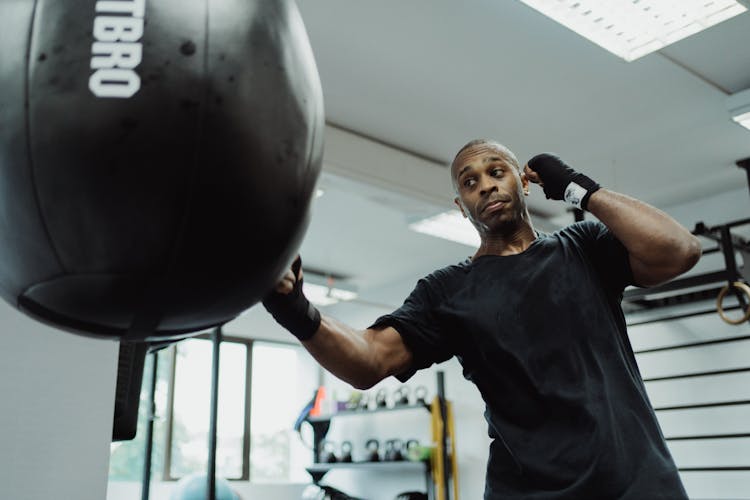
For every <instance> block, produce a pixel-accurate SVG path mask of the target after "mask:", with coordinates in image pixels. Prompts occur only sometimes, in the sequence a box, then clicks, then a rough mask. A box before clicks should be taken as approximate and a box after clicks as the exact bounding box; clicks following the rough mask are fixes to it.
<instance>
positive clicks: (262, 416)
mask: <svg viewBox="0 0 750 500" xmlns="http://www.w3.org/2000/svg"><path fill="white" fill-rule="evenodd" d="M252 364H253V370H252V391H251V394H252V410H251V413H250V414H251V425H250V428H251V429H252V435H251V438H250V443H251V451H250V478H251V479H252V481H254V482H307V481H309V480H310V478H309V476H308V475H307V473H306V472H305V465H308V464H309V463H310V462H311V457H312V452H311V450H309V449H308V448H306V447H305V446H304V445H303V444H302V442H301V440H300V438H299V437H298V436H297V435H296V434H295V433H294V431H293V430H292V427H293V426H294V422H295V420H296V419H297V416H298V415H299V413H300V411H301V410H302V408H303V407H304V405H305V404H306V403H307V402H308V401H309V400H310V399H311V398H312V397H313V394H314V392H315V388H316V387H317V379H318V377H317V367H316V365H315V364H314V362H312V360H311V359H310V356H309V355H308V354H307V352H306V351H305V350H304V349H302V348H300V347H292V346H286V345H281V344H271V343H267V342H256V343H255V344H254V345H253V361H252Z"/></svg>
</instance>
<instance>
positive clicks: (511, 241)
mask: <svg viewBox="0 0 750 500" xmlns="http://www.w3.org/2000/svg"><path fill="white" fill-rule="evenodd" d="M481 236H482V244H481V245H480V247H479V250H477V253H476V254H474V257H473V258H472V260H473V259H476V258H477V257H480V256H482V255H501V256H503V255H515V254H519V253H521V252H524V251H525V250H526V249H527V248H529V246H530V245H531V244H532V243H533V242H534V240H536V238H537V235H536V231H535V230H534V227H533V226H532V225H531V221H530V220H523V221H522V222H521V223H520V224H518V225H517V226H516V227H514V228H513V229H512V230H510V231H505V232H497V233H486V234H483V235H481Z"/></svg>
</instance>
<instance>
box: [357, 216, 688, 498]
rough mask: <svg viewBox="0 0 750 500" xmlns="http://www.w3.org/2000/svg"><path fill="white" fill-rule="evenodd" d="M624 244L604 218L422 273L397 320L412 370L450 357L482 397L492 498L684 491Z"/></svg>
mask: <svg viewBox="0 0 750 500" xmlns="http://www.w3.org/2000/svg"><path fill="white" fill-rule="evenodd" d="M632 281H633V278H632V272H631V270H630V266H629V262H628V254H627V250H626V249H625V248H624V246H623V245H622V243H620V242H619V241H618V240H617V239H616V238H615V237H614V236H613V235H612V233H610V232H609V230H608V229H607V228H606V226H604V225H603V224H601V223H598V222H593V221H585V222H580V223H576V224H574V225H571V226H568V227H566V228H564V229H561V230H560V231H558V232H555V233H554V234H551V235H548V234H540V235H539V237H538V238H537V239H536V240H534V242H533V243H532V244H531V245H530V246H529V247H528V248H527V249H526V251H524V252H522V253H520V254H517V255H509V256H497V255H484V256H480V257H478V258H476V259H475V260H474V261H471V260H467V261H465V262H463V263H460V264H457V265H452V266H448V267H446V268H443V269H440V270H438V271H436V272H434V273H432V274H431V275H429V276H427V277H425V278H423V279H421V280H419V282H418V283H417V286H416V288H415V289H414V291H413V292H412V293H411V295H409V297H408V298H407V299H406V301H405V302H404V304H403V306H401V307H400V308H399V309H398V310H396V311H394V312H393V313H391V314H388V315H386V316H383V317H381V318H379V319H378V320H377V321H376V322H375V323H374V324H373V326H372V328H376V329H377V328H382V327H386V326H392V327H393V328H395V329H396V330H398V332H399V333H400V334H401V336H402V337H403V339H404V342H405V343H406V345H407V346H408V347H409V349H410V350H411V352H412V355H413V363H412V366H411V369H410V371H409V372H406V373H404V374H401V375H400V376H399V377H398V378H399V379H400V380H402V381H405V380H407V379H408V378H409V377H411V376H412V375H413V373H414V372H415V371H416V370H418V369H422V368H426V367H428V366H430V365H432V364H433V363H439V362H442V361H445V360H447V359H449V358H450V357H452V356H456V357H457V358H458V359H459V361H460V362H461V365H462V366H463V371H464V376H465V377H466V378H467V379H468V380H471V381H472V382H474V383H475V384H476V385H477V387H478V388H479V391H480V393H481V395H482V397H483V398H484V401H485V403H486V408H487V410H486V412H485V418H486V420H487V422H488V424H489V435H490V437H491V438H492V443H491V445H490V459H489V463H488V465H487V483H486V487H485V499H492V500H495V499H501V498H502V499H509V498H514V499H515V498H518V499H524V500H528V499H536V498H539V499H542V498H543V499H562V498H565V499H589V498H591V499H598V500H604V499H611V498H618V499H633V500H655V499H674V498H687V495H686V494H685V490H684V488H683V486H682V483H681V481H680V478H679V475H678V473H677V469H676V467H675V465H674V462H673V460H672V457H671V456H670V453H669V451H668V450H667V447H666V444H665V441H664V437H663V435H662V433H661V430H660V428H659V425H658V422H657V420H656V416H655V414H654V411H653V409H652V407H651V404H650V402H649V400H648V396H647V395H646V390H645V388H644V385H643V381H642V379H641V376H640V373H639V371H638V367H637V365H636V361H635V357H634V355H633V351H632V348H631V346H630V342H629V340H628V336H627V332H626V326H625V318H624V316H623V313H622V309H621V307H620V301H621V300H622V292H623V289H624V288H625V287H626V286H627V285H628V284H632Z"/></svg>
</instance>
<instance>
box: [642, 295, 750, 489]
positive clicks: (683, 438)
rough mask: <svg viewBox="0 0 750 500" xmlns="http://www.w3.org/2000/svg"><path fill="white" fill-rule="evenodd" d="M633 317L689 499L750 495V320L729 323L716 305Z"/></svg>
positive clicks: (648, 380)
mask: <svg viewBox="0 0 750 500" xmlns="http://www.w3.org/2000/svg"><path fill="white" fill-rule="evenodd" d="M696 311H697V312H696ZM733 314H734V315H739V311H738V310H735V311H734V312H733ZM659 316H661V317H659ZM628 323H629V326H628V332H629V335H630V341H631V344H632V346H633V350H634V351H635V353H636V359H637V361H638V367H639V369H640V371H641V375H642V376H643V379H644V381H645V384H646V390H647V392H648V395H649V398H650V399H651V403H652V405H653V406H654V409H655V410H656V415H657V417H658V419H659V422H660V424H661V426H662V431H663V432H664V436H665V438H666V439H667V444H668V446H669V449H670V451H671V452H672V456H673V457H674V460H675V463H676V464H677V467H678V468H679V469H680V474H681V476H682V479H683V482H684V484H685V488H686V489H687V491H688V494H689V495H690V498H691V499H733V500H734V499H750V325H748V324H743V325H738V326H732V325H729V324H727V323H724V322H723V321H722V320H721V319H720V318H719V316H718V315H717V314H716V312H715V309H713V308H712V307H711V304H704V305H703V306H702V308H701V307H696V306H692V307H691V308H688V309H686V308H680V309H673V310H671V311H669V312H667V311H660V312H659V313H658V314H655V313H654V312H653V311H652V312H647V313H644V314H640V313H639V314H630V315H629V316H628Z"/></svg>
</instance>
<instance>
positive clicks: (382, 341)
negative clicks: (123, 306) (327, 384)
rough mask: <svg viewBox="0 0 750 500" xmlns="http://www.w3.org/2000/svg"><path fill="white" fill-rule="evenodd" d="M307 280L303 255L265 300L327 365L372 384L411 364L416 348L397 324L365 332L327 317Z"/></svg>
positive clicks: (360, 384) (359, 384) (352, 380)
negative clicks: (307, 287) (307, 290)
mask: <svg viewBox="0 0 750 500" xmlns="http://www.w3.org/2000/svg"><path fill="white" fill-rule="evenodd" d="M302 282H303V273H302V261H301V260H300V259H299V257H298V258H297V260H295V262H294V264H293V265H292V269H290V270H288V271H287V272H286V273H285V274H284V276H283V277H282V279H281V281H280V282H279V283H278V285H277V286H276V288H275V289H274V290H273V291H272V292H270V293H269V294H268V295H267V296H266V298H265V299H264V300H263V305H264V306H265V307H266V309H267V310H268V312H270V313H271V314H272V315H273V317H274V318H275V319H276V321H277V322H278V323H279V324H280V325H281V326H283V327H284V328H286V329H287V330H288V331H289V332H290V333H292V335H294V336H295V337H297V338H298V339H299V340H300V341H301V342H302V345H303V346H304V347H305V348H306V349H307V350H308V351H309V352H310V354H312V356H313V357H314V358H315V359H316V360H317V361H318V362H319V363H320V364H321V365H322V366H323V367H324V368H325V369H327V370H328V371H329V372H331V373H332V374H333V375H335V376H336V377H338V378H340V379H341V380H343V381H345V382H348V383H349V384H351V385H353V386H354V387H356V388H358V389H368V388H370V387H372V386H373V385H375V384H376V383H378V382H379V381H381V380H383V379H384V378H386V377H388V376H390V375H398V374H399V373H402V372H404V371H406V369H408V368H409V366H410V365H411V362H412V353H411V351H410V350H409V348H407V347H406V344H404V341H403V339H402V338H401V335H400V334H399V333H398V332H397V331H396V330H395V329H394V328H391V327H385V328H379V329H372V328H368V329H367V330H364V331H359V330H355V329H353V328H351V327H349V326H347V325H345V324H343V323H341V322H339V321H337V320H335V319H333V318H330V317H327V316H322V315H321V314H320V312H319V311H318V310H317V309H316V308H315V307H314V306H312V305H311V304H310V302H309V301H308V300H307V298H306V297H305V294H304V293H303V291H302Z"/></svg>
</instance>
